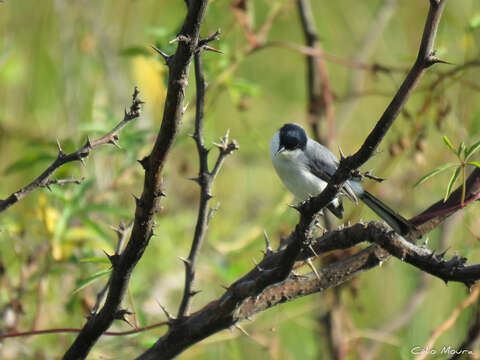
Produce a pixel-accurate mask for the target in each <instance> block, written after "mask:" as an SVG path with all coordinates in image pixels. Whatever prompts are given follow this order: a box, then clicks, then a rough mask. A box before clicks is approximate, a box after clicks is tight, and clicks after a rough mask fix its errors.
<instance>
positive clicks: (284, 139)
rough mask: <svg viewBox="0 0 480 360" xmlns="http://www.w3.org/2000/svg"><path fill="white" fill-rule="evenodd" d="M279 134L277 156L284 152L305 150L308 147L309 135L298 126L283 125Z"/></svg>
mask: <svg viewBox="0 0 480 360" xmlns="http://www.w3.org/2000/svg"><path fill="white" fill-rule="evenodd" d="M278 133H279V135H278V136H279V143H278V149H277V154H280V153H282V152H284V151H294V150H296V149H299V150H305V147H306V146H307V139H308V138H307V133H306V132H305V130H304V129H303V128H302V127H301V126H300V125H297V124H285V125H283V126H282V127H281V128H280V130H279V131H278Z"/></svg>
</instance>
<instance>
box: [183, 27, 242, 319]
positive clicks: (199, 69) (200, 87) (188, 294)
mask: <svg viewBox="0 0 480 360" xmlns="http://www.w3.org/2000/svg"><path fill="white" fill-rule="evenodd" d="M218 35H219V31H217V32H216V33H215V34H214V35H212V36H210V37H209V38H207V39H205V40H200V42H199V45H200V44H202V46H203V47H204V48H205V47H206V46H207V45H206V44H207V43H208V42H209V41H212V40H216V39H217V38H218ZM194 62H195V79H196V90H197V104H196V114H195V132H194V134H193V138H194V140H195V143H196V145H197V152H198V157H199V163H200V169H199V172H198V177H196V178H194V179H192V180H194V181H195V182H197V183H198V184H199V185H200V204H199V209H198V216H197V224H196V226H195V233H194V237H193V241H192V247H191V249H190V254H189V255H188V258H187V259H182V260H183V263H184V264H185V286H184V290H183V297H182V301H181V303H180V307H179V309H178V315H177V317H178V318H183V317H184V316H186V315H188V312H189V307H190V303H191V300H192V298H193V296H195V295H196V294H197V291H194V290H193V282H194V281H195V264H196V261H197V256H198V253H199V252H200V248H201V246H202V243H203V240H204V238H205V234H206V232H207V227H208V222H209V214H210V211H209V209H208V205H209V203H210V200H211V198H212V197H213V195H212V193H211V190H212V186H213V182H214V181H215V177H216V176H217V174H218V171H219V170H220V167H221V166H222V164H223V161H224V160H225V158H226V157H227V156H228V155H229V154H231V153H232V152H233V151H235V150H237V149H238V145H237V143H236V141H235V140H233V141H232V142H230V143H229V142H228V132H227V134H226V135H225V137H223V138H222V139H221V141H220V143H219V144H216V146H217V147H218V149H219V151H220V153H219V154H218V158H217V161H216V163H215V165H214V167H213V169H212V170H211V171H210V170H209V168H208V154H209V150H208V149H207V148H206V147H205V142H204V138H203V120H204V117H203V112H204V106H205V77H204V73H203V61H202V52H201V51H197V52H196V53H195V56H194Z"/></svg>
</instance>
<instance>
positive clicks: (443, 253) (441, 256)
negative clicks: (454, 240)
mask: <svg viewBox="0 0 480 360" xmlns="http://www.w3.org/2000/svg"><path fill="white" fill-rule="evenodd" d="M449 249H450V247H447V248H446V249H445V251H443V252H441V253H440V254H438V257H440V259H443V257H444V256H445V254H446V253H447V251H448V250H449Z"/></svg>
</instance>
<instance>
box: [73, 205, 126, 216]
mask: <svg viewBox="0 0 480 360" xmlns="http://www.w3.org/2000/svg"><path fill="white" fill-rule="evenodd" d="M91 211H97V212H101V213H109V214H113V215H119V216H126V217H130V216H132V211H133V205H132V207H131V208H130V209H128V208H125V207H120V206H111V205H106V204H89V205H86V206H85V207H84V208H82V209H81V212H82V213H85V214H86V213H89V212H91Z"/></svg>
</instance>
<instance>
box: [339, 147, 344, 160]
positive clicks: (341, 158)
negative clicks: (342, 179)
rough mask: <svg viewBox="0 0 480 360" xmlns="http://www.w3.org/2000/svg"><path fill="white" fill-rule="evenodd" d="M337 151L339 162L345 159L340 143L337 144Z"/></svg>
mask: <svg viewBox="0 0 480 360" xmlns="http://www.w3.org/2000/svg"><path fill="white" fill-rule="evenodd" d="M338 152H339V154H340V162H342V160H345V154H344V153H343V151H342V148H341V147H340V145H338Z"/></svg>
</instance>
